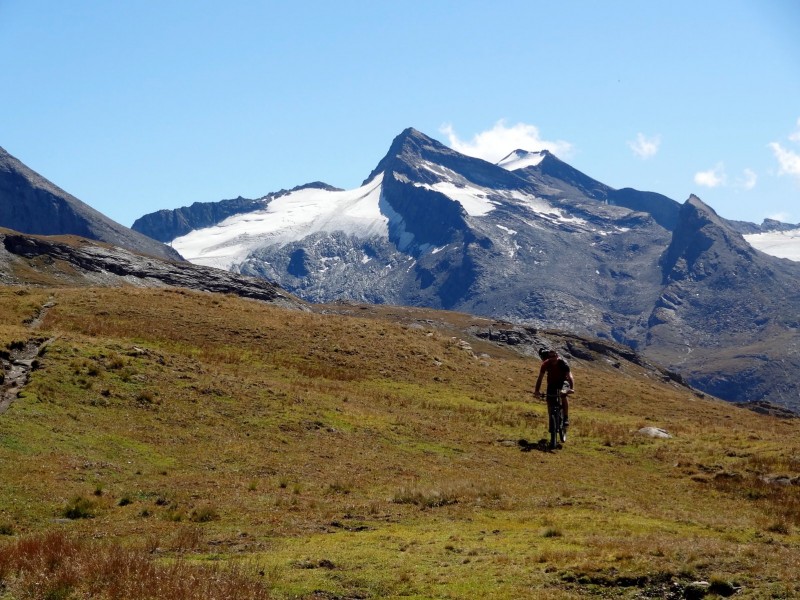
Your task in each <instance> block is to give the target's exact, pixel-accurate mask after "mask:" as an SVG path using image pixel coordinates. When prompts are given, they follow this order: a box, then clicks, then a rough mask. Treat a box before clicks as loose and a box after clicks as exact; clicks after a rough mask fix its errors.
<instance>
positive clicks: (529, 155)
mask: <svg viewBox="0 0 800 600" xmlns="http://www.w3.org/2000/svg"><path fill="white" fill-rule="evenodd" d="M544 157H545V153H544V152H526V151H525V150H514V152H512V153H511V154H509V155H508V156H506V157H505V158H504V159H502V160H501V161H500V162H498V163H496V164H497V166H498V167H503V168H504V169H506V170H507V171H516V170H518V169H524V168H526V167H535V166H536V165H538V164H539V163H541V162H542V161H543V160H544Z"/></svg>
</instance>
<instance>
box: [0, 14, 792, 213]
mask: <svg viewBox="0 0 800 600" xmlns="http://www.w3.org/2000/svg"><path fill="white" fill-rule="evenodd" d="M0 56H2V57H3V67H2V86H3V87H2V92H0V146H2V147H4V148H5V149H6V150H7V151H8V152H10V153H11V154H12V155H14V156H16V157H17V158H19V159H20V160H21V161H22V162H24V163H25V164H27V165H28V166H29V167H31V168H32V169H34V170H35V171H38V172H39V173H41V174H42V175H44V176H45V177H47V178H48V179H50V180H51V181H53V182H54V183H55V184H57V185H59V186H60V187H62V188H64V189H65V190H66V191H68V192H70V193H71V194H73V195H75V196H76V197H78V198H80V199H81V200H83V201H84V202H86V203H88V204H89V205H91V206H93V207H94V208H96V209H98V210H100V211H101V212H103V213H105V214H106V215H108V216H109V217H111V218H112V219H114V220H116V221H118V222H120V223H122V224H123V225H128V226H130V225H131V224H132V223H133V221H134V220H135V219H136V218H138V217H140V216H142V215H143V214H146V213H148V212H152V211H155V210H158V209H161V208H176V207H179V206H185V205H188V204H191V203H192V202H195V201H215V200H221V199H223V198H234V197H236V196H239V195H241V196H245V197H249V198H255V197H260V196H262V195H264V194H267V193H269V192H272V191H277V190H279V189H282V188H291V187H294V186H296V185H300V184H303V183H307V182H310V181H316V180H321V181H325V182H327V183H329V184H331V185H335V186H338V187H341V188H347V189H350V188H354V187H357V186H358V185H360V183H361V182H362V180H363V179H364V178H366V177H367V175H368V174H369V173H370V171H371V170H372V169H373V168H374V167H375V166H376V165H377V163H378V161H379V160H380V159H381V158H382V157H383V156H384V154H385V153H386V151H387V150H388V148H389V145H390V144H391V141H392V139H393V138H394V137H395V136H396V135H397V134H398V133H400V132H401V131H402V130H403V129H404V128H406V127H409V126H410V127H415V128H416V129H419V130H420V131H422V132H423V133H426V134H428V135H430V136H431V137H434V138H436V139H438V140H440V141H442V142H443V143H446V144H448V145H451V146H453V147H455V148H456V149H459V150H461V151H464V152H468V153H473V154H476V155H480V156H483V157H486V158H492V159H495V160H496V159H499V158H500V156H498V154H499V153H503V152H510V151H511V150H514V149H515V148H516V147H519V146H522V147H526V146H527V148H526V149H529V150H537V149H540V148H542V147H547V148H551V149H553V150H554V151H555V152H556V154H558V155H559V156H560V157H561V158H563V159H564V160H566V161H567V162H569V163H570V164H572V165H573V166H575V167H576V168H578V169H580V170H581V171H583V172H585V173H586V174H588V175H590V176H592V177H594V178H595V179H599V180H600V181H602V182H604V183H607V184H608V185H611V186H613V187H635V188H638V189H642V190H650V191H656V192H660V193H662V194H666V195H667V196H670V197H671V198H673V199H675V200H678V201H680V202H683V201H684V200H686V198H688V196H689V194H692V193H695V194H697V195H698V196H700V197H701V198H702V199H703V200H704V201H705V202H706V203H708V204H710V205H711V206H712V207H713V208H714V209H715V210H716V211H717V212H718V213H720V214H721V215H722V216H724V217H727V218H731V219H742V220H748V221H755V222H760V221H761V220H762V219H763V218H765V217H774V216H780V217H781V218H782V219H783V220H785V221H788V222H791V223H797V222H800V2H798V1H796V0H724V1H723V0H691V1H685V0H670V1H669V2H650V1H648V0H636V1H633V0H631V1H612V0H609V1H607V2H595V1H589V0H587V1H574V0H565V1H559V2H555V1H553V0H547V1H544V2H540V1H537V0H506V1H504V2H489V1H488V0H484V1H473V0H461V1H455V0H424V1H423V0H405V1H403V2H389V1H382V0H373V1H370V0H362V1H355V0H336V1H328V0H306V1H303V2H290V1H288V0H287V1H281V2H278V1H266V0H264V1H256V0H250V1H245V0H226V1H225V2H219V1H214V2H211V1H208V0H113V1H112V0H68V1H67V0H0Z"/></svg>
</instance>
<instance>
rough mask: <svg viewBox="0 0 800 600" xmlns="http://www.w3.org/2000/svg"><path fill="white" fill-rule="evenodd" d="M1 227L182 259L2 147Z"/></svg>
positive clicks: (168, 248) (0, 175) (0, 151)
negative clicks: (96, 207)
mask: <svg viewBox="0 0 800 600" xmlns="http://www.w3.org/2000/svg"><path fill="white" fill-rule="evenodd" d="M0 227H7V228H9V229H13V230H15V231H23V232H26V233H32V234H38V235H64V234H72V235H79V236H82V237H86V238H89V239H93V240H98V241H102V242H106V243H109V244H114V245H115V246H119V247H121V248H127V249H129V250H132V251H134V252H141V253H144V254H149V255H151V256H156V257H160V258H166V259H170V260H182V257H181V256H180V254H178V253H177V252H176V251H175V250H173V249H172V248H170V247H169V246H166V245H164V244H162V243H159V242H157V241H155V240H154V239H153V238H151V237H149V236H147V235H143V234H141V233H139V232H138V231H133V230H132V229H129V228H127V227H124V226H123V225H120V224H119V223H117V222H115V221H112V220H111V219H109V218H108V217H106V216H105V215H103V214H102V213H100V212H98V211H97V210H95V209H93V208H92V207H91V206H89V205H87V204H85V203H83V202H81V201H80V200H78V199H77V198H75V197H74V196H72V195H71V194H69V193H67V192H65V191H64V190H62V189H61V188H59V187H58V186H56V185H55V184H53V183H52V182H50V181H48V180H47V179H45V178H44V177H42V176H41V175H39V174H38V173H36V172H35V171H33V170H32V169H30V168H29V167H27V166H26V165H24V164H23V163H22V162H20V161H19V160H17V159H16V158H14V157H13V156H11V155H10V154H9V153H8V152H6V151H5V150H4V149H3V148H0Z"/></svg>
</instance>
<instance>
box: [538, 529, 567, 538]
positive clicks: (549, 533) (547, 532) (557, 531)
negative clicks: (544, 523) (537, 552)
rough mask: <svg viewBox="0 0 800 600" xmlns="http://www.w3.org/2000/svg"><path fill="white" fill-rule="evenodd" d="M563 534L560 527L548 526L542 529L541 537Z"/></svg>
mask: <svg viewBox="0 0 800 600" xmlns="http://www.w3.org/2000/svg"><path fill="white" fill-rule="evenodd" d="M562 535H564V534H563V533H562V532H561V530H560V529H556V528H555V527H548V528H547V529H545V530H544V531H542V537H545V538H557V537H561V536H562Z"/></svg>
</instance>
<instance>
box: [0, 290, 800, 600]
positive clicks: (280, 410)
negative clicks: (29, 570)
mask: <svg viewBox="0 0 800 600" xmlns="http://www.w3.org/2000/svg"><path fill="white" fill-rule="evenodd" d="M51 299H52V301H53V302H54V303H55V305H54V306H53V308H51V309H50V310H49V311H48V312H47V314H46V315H45V318H44V320H43V322H42V324H41V326H40V328H39V330H37V331H36V332H33V331H31V330H30V329H29V328H28V327H27V325H26V322H29V320H30V319H31V317H32V316H33V315H36V314H37V313H38V311H39V308H40V307H41V306H42V305H43V304H44V303H46V302H48V301H49V300H51ZM0 308H2V311H0V347H3V346H8V344H11V343H12V342H13V341H15V340H20V339H22V340H24V339H27V337H31V336H33V335H36V336H39V337H48V338H53V341H52V343H51V344H50V345H49V346H48V347H47V349H46V352H45V353H44V354H43V356H41V357H40V359H39V362H40V368H39V369H38V370H36V371H34V372H33V373H32V378H31V381H30V383H29V384H28V386H27V387H26V389H25V390H24V392H23V394H22V397H21V398H20V399H18V400H17V401H16V402H15V403H14V404H13V405H12V407H11V409H10V410H9V411H8V412H6V413H5V414H3V415H0V465H2V466H0V469H2V471H1V472H0V473H1V477H2V481H3V486H2V489H0V534H2V535H0V548H6V549H8V548H13V547H14V544H17V543H20V542H24V541H25V540H40V539H42V538H41V537H40V536H42V535H44V536H47V535H51V534H56V533H57V534H64V535H66V536H67V537H66V538H64V539H65V540H66V541H65V542H64V543H70V544H77V545H78V546H79V547H80V548H81V550H80V551H81V552H87V553H89V554H91V553H92V552H93V551H94V550H92V549H93V548H94V545H95V544H100V545H101V546H102V549H103V551H106V549H107V548H119V549H120V552H122V550H131V551H132V550H133V549H142V548H144V549H146V553H147V554H148V556H149V557H150V559H152V561H153V562H152V563H148V564H152V565H154V566H155V567H163V568H169V567H171V566H172V565H175V564H180V565H181V568H184V566H187V565H188V566H191V565H195V564H196V565H200V566H202V565H208V564H213V565H221V566H223V568H224V566H226V565H227V566H231V567H232V568H234V567H235V569H234V571H232V573H233V574H234V575H235V576H236V577H235V578H234V579H236V581H241V580H240V579H237V578H239V577H243V578H244V579H245V580H248V581H258V582H259V583H264V584H265V585H267V587H268V588H269V593H270V595H271V596H272V597H275V598H309V599H311V598H333V597H339V598H391V597H405V598H441V597H449V598H474V597H476V596H486V597H491V598H500V599H502V598H581V597H586V596H587V595H591V594H595V595H603V596H605V597H620V598H627V597H630V598H633V597H664V595H665V594H666V593H667V591H668V590H670V589H673V590H675V589H680V588H681V586H685V585H687V584H688V583H689V582H691V581H694V580H699V579H706V580H709V581H710V580H712V579H713V580H714V581H716V582H719V585H720V586H722V584H723V583H726V584H729V585H731V586H736V587H741V590H740V591H739V592H738V596H737V597H751V598H758V597H765V596H769V595H772V594H774V595H775V596H776V597H791V595H793V594H798V593H800V577H798V575H797V573H798V569H797V567H798V559H799V557H800V554H799V553H798V543H799V542H800V534H799V531H800V529H799V528H800V510H799V509H798V502H799V501H800V493H798V491H799V490H800V486H798V485H781V484H780V483H775V481H777V480H776V479H775V478H776V477H778V476H784V477H786V478H789V479H790V480H791V478H797V477H798V476H799V475H800V472H799V471H800V464H799V463H800V444H799V443H798V424H797V423H795V422H794V421H778V420H775V419H772V418H768V417H763V416H759V415H756V414H753V413H749V412H746V411H743V410H741V409H737V408H735V407H732V406H730V405H727V404H725V403H722V402H719V401H715V400H712V399H703V398H699V397H697V396H696V395H694V394H692V393H691V392H690V391H688V390H685V389H682V388H679V387H677V386H675V385H674V384H665V383H663V382H662V381H660V380H658V379H656V378H655V377H654V376H653V374H652V373H649V372H647V371H646V370H644V369H642V368H639V367H636V366H635V365H628V364H625V365H623V366H622V367H621V368H614V367H612V366H611V365H609V364H607V363H605V362H604V361H595V362H585V361H574V369H575V376H576V380H577V384H578V385H577V387H578V394H576V395H575V396H574V400H573V403H572V411H571V420H572V422H573V427H572V430H571V437H570V439H569V441H568V443H567V445H566V447H565V448H564V449H563V450H561V451H558V452H555V453H547V452H541V451H539V450H537V449H536V446H535V445H534V444H533V442H536V441H537V440H539V439H540V438H543V437H544V435H545V430H546V422H545V407H544V405H543V403H542V402H540V401H535V402H533V401H531V400H532V399H531V394H532V388H533V383H534V379H535V370H536V368H537V367H538V365H537V364H535V362H534V361H532V360H531V359H526V358H523V357H520V356H518V355H517V354H515V353H514V352H512V351H511V350H509V349H506V348H500V347H496V346H493V345H491V344H488V343H485V342H478V341H475V340H469V341H470V343H471V344H472V345H473V347H474V348H475V351H476V353H479V354H480V353H486V354H488V357H486V356H483V357H481V358H475V356H474V355H473V354H471V353H469V352H466V351H465V350H464V349H463V348H461V347H460V346H459V344H458V343H457V342H458V340H459V339H461V338H464V339H466V338H465V336H464V334H463V333H460V332H461V331H462V330H463V329H464V328H465V327H466V326H468V325H469V324H471V323H472V322H477V321H479V320H476V319H472V318H471V317H468V316H466V315H456V314H445V313H436V312H433V311H424V310H414V309H405V308H398V307H374V308H360V307H344V308H343V307H336V308H333V307H328V308H327V309H326V310H327V311H328V312H331V311H333V310H336V311H338V312H343V311H345V310H346V311H349V312H351V313H352V314H350V315H341V314H321V312H322V310H320V311H318V312H300V311H288V310H284V309H279V308H276V307H272V306H268V305H265V304H262V303H258V302H253V301H247V300H241V299H239V298H235V297H229V296H219V295H212V294H203V293H197V292H190V291H182V290H172V289H163V290H148V289H136V288H124V289H66V288H62V289H52V290H38V289H35V288H30V289H26V290H21V289H16V288H2V289H0ZM646 425H652V426H657V427H661V428H664V429H666V430H668V431H670V432H671V433H672V434H674V436H675V437H674V438H673V439H669V440H652V439H649V438H643V437H640V436H638V435H637V434H636V431H637V430H638V429H639V428H641V427H643V426H646ZM523 439H524V440H527V441H528V442H531V443H528V444H520V443H518V442H519V441H520V440H523ZM781 481H783V480H781ZM70 511H73V512H70ZM67 515H69V516H67ZM3 539H6V540H7V541H6V542H5V544H4V543H3ZM98 552H100V551H99V550H98ZM243 558H244V559H247V562H246V564H248V565H250V566H249V567H248V568H244V567H241V565H242V564H245V563H242V562H241V560H240V559H243ZM175 559H180V562H179V563H174V562H173V561H174V560H175ZM208 561H212V562H210V563H209V562H208ZM4 573H6V575H3V579H2V581H1V582H0V598H3V599H4V600H5V599H6V598H17V597H24V594H25V593H28V592H23V591H21V590H22V587H21V586H23V582H22V579H21V576H20V575H19V573H18V572H17V574H16V575H15V574H13V569H12V571H4ZM9 573H11V574H9ZM39 577H40V580H41V581H42V582H44V581H48V579H47V578H48V577H50V575H48V574H47V573H46V572H44V571H41V573H40V576H39ZM35 579H36V577H34V580H35ZM26 581H28V582H27V583H24V585H29V584H30V580H26ZM31 585H32V584H31ZM42 585H44V584H42ZM237 585H239V584H238V583H237ZM3 586H5V587H3ZM26 589H27V588H26ZM42 589H43V588H42ZM75 589H77V588H75ZM720 589H721V588H720ZM3 590H5V591H3ZM665 590H666V591H665ZM79 593H85V590H79V591H76V594H79ZM648 594H649V596H648ZM659 594H660V595H659ZM643 595H644V596H643ZM201 596H202V594H200V595H198V596H195V597H201ZM29 597H42V598H43V597H45V596H44V595H38V596H37V595H36V594H33V595H32V596H29ZM53 597H55V596H53ZM64 597H68V596H64ZM164 597H184V596H178V595H177V592H175V595H172V596H164Z"/></svg>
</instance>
